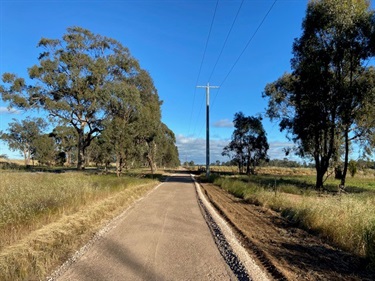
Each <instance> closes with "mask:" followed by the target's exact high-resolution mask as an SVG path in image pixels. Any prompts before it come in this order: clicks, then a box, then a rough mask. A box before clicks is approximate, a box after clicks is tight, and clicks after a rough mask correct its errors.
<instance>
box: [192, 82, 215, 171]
mask: <svg viewBox="0 0 375 281" xmlns="http://www.w3.org/2000/svg"><path fill="white" fill-rule="evenodd" d="M197 88H206V177H207V178H208V177H209V176H210V88H213V89H217V88H219V86H210V83H207V86H197Z"/></svg>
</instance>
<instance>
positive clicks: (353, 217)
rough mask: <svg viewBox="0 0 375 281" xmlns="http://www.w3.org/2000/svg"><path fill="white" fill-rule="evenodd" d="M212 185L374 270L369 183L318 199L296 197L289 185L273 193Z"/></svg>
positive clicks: (226, 182) (374, 207) (226, 181)
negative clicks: (270, 212)
mask: <svg viewBox="0 0 375 281" xmlns="http://www.w3.org/2000/svg"><path fill="white" fill-rule="evenodd" d="M361 182H362V183H363V181H361ZM214 183H215V184H216V185H219V186H220V187H222V188H223V189H225V190H227V191H228V192H230V193H232V194H233V195H235V196H237V197H240V198H243V199H245V200H247V201H249V202H251V203H255V204H258V205H261V206H264V207H268V208H271V209H273V210H276V211H279V212H281V213H282V215H283V216H285V217H287V218H288V219H289V220H291V221H293V222H295V223H296V224H299V225H300V226H301V227H303V228H305V229H307V230H309V231H312V232H315V233H317V234H319V235H320V236H321V237H324V238H325V239H326V240H328V241H330V242H331V243H333V244H334V245H336V246H338V247H340V248H341V249H344V250H347V251H350V252H352V253H354V254H356V255H359V256H362V257H366V258H368V259H369V261H370V262H371V263H372V267H373V268H375V266H374V264H375V196H374V193H373V190H371V187H372V184H373V179H371V180H369V183H368V185H366V186H368V187H369V188H370V190H368V191H367V192H365V191H364V190H362V192H361V193H357V194H354V193H353V194H343V195H341V196H333V195H321V194H318V193H316V192H313V191H311V190H309V191H304V190H300V192H299V194H298V192H296V191H297V190H298V186H291V185H288V186H285V187H283V186H280V187H279V189H278V191H277V192H275V190H272V189H267V188H265V187H264V186H258V185H256V184H254V183H253V182H246V181H243V180H236V179H233V178H224V177H221V178H218V179H216V180H215V181H214ZM363 184H364V183H363ZM289 190H290V193H289V192H288V191H289ZM280 191H282V192H280ZM292 193H293V194H292Z"/></svg>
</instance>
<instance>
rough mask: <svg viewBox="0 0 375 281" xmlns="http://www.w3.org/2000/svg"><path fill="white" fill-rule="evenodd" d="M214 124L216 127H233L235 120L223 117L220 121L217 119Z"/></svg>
mask: <svg viewBox="0 0 375 281" xmlns="http://www.w3.org/2000/svg"><path fill="white" fill-rule="evenodd" d="M213 126H214V127H216V128H233V127H234V125H233V122H232V121H230V120H229V119H221V120H219V121H216V122H215V123H213Z"/></svg>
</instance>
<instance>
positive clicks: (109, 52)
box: [0, 27, 179, 174]
mask: <svg viewBox="0 0 375 281" xmlns="http://www.w3.org/2000/svg"><path fill="white" fill-rule="evenodd" d="M38 46H39V47H41V48H43V52H42V53H41V54H40V56H39V65H34V66H32V67H31V68H29V69H28V73H29V77H30V79H31V81H35V83H32V84H27V83H26V81H25V79H24V78H20V77H18V76H16V75H15V74H12V73H4V74H3V75H2V81H3V83H4V84H3V85H1V86H0V93H1V97H2V99H3V100H4V101H6V102H9V104H10V106H11V107H14V108H18V109H22V110H32V109H38V110H40V109H41V110H44V111H45V112H47V113H48V115H49V118H50V121H51V124H54V125H55V128H54V129H53V131H52V132H49V133H46V132H45V129H46V128H47V123H46V120H42V119H40V118H34V119H28V120H24V121H21V122H17V121H14V122H12V123H10V124H9V128H8V130H7V132H1V139H2V140H4V141H5V142H7V143H8V145H9V147H10V149H13V150H18V151H21V152H22V154H23V155H24V158H25V163H26V164H29V163H30V160H32V159H35V160H38V161H39V162H40V163H45V164H47V165H51V164H63V163H67V164H71V163H73V162H74V163H76V165H77V168H78V169H84V167H85V165H87V163H88V162H89V161H93V162H95V163H97V164H102V165H105V166H108V165H109V164H110V163H112V162H115V163H116V167H117V173H118V174H120V173H121V172H122V170H123V169H124V168H129V167H135V166H140V165H145V164H147V165H148V166H149V167H150V168H151V170H152V171H154V170H155V169H157V167H158V166H178V165H179V159H178V150H177V147H176V145H175V142H176V139H175V135H174V133H173V132H172V131H171V130H170V129H169V128H168V127H167V126H166V125H165V124H163V123H162V122H161V111H160V106H161V104H162V102H161V101H160V100H159V96H158V94H157V90H156V89H155V86H154V84H153V81H152V78H151V77H150V75H149V74H148V72H147V71H145V70H143V69H141V67H140V66H139V63H138V61H137V60H136V59H135V58H133V57H132V56H131V54H130V52H129V50H128V49H127V48H126V47H124V46H122V45H121V44H120V43H119V42H117V41H116V40H113V39H111V38H107V37H103V36H101V35H97V34H93V33H91V32H90V31H89V30H86V29H83V28H80V27H71V28H68V29H67V33H66V34H65V35H64V36H63V37H62V39H61V40H60V39H46V38H42V39H41V40H40V42H39V45H38Z"/></svg>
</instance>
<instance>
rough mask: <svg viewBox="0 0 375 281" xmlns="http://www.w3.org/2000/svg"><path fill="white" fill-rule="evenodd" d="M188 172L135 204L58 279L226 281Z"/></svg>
mask: <svg viewBox="0 0 375 281" xmlns="http://www.w3.org/2000/svg"><path fill="white" fill-rule="evenodd" d="M232 278H233V277H232V274H231V272H230V270H229V268H228V267H227V265H226V264H225V262H224V260H223V258H222V257H221V255H220V253H219V251H218V249H217V247H216V245H215V243H214V240H213V238H212V236H211V233H210V230H209V228H208V226H207V224H206V222H205V220H204V218H203V216H202V214H201V211H200V208H199V206H198V203H197V199H196V193H195V188H194V184H193V182H192V180H191V178H190V176H189V175H187V174H178V175H174V176H172V177H171V178H169V180H168V181H167V182H165V183H163V184H162V185H160V186H159V187H158V188H157V189H155V190H154V191H153V192H152V193H150V194H149V195H148V196H147V197H146V198H144V199H143V200H141V201H140V202H138V203H137V204H135V206H134V207H133V208H132V209H130V210H129V211H128V213H127V215H126V216H124V217H123V218H122V219H121V220H120V221H119V222H118V224H117V225H116V227H114V228H113V229H111V230H110V231H109V232H108V233H107V234H105V236H104V237H103V238H102V239H100V240H99V241H97V242H95V243H94V244H93V245H92V246H91V247H90V249H89V250H88V251H87V252H86V253H85V254H84V255H83V256H82V257H81V258H80V259H79V260H78V261H77V262H75V263H73V264H72V265H71V266H70V267H69V268H68V270H67V271H66V272H65V273H64V274H63V275H61V276H60V277H59V278H58V279H57V280H59V281H61V280H80V281H83V280H90V281H92V280H100V281H104V280H116V281H117V280H231V279H232Z"/></svg>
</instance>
